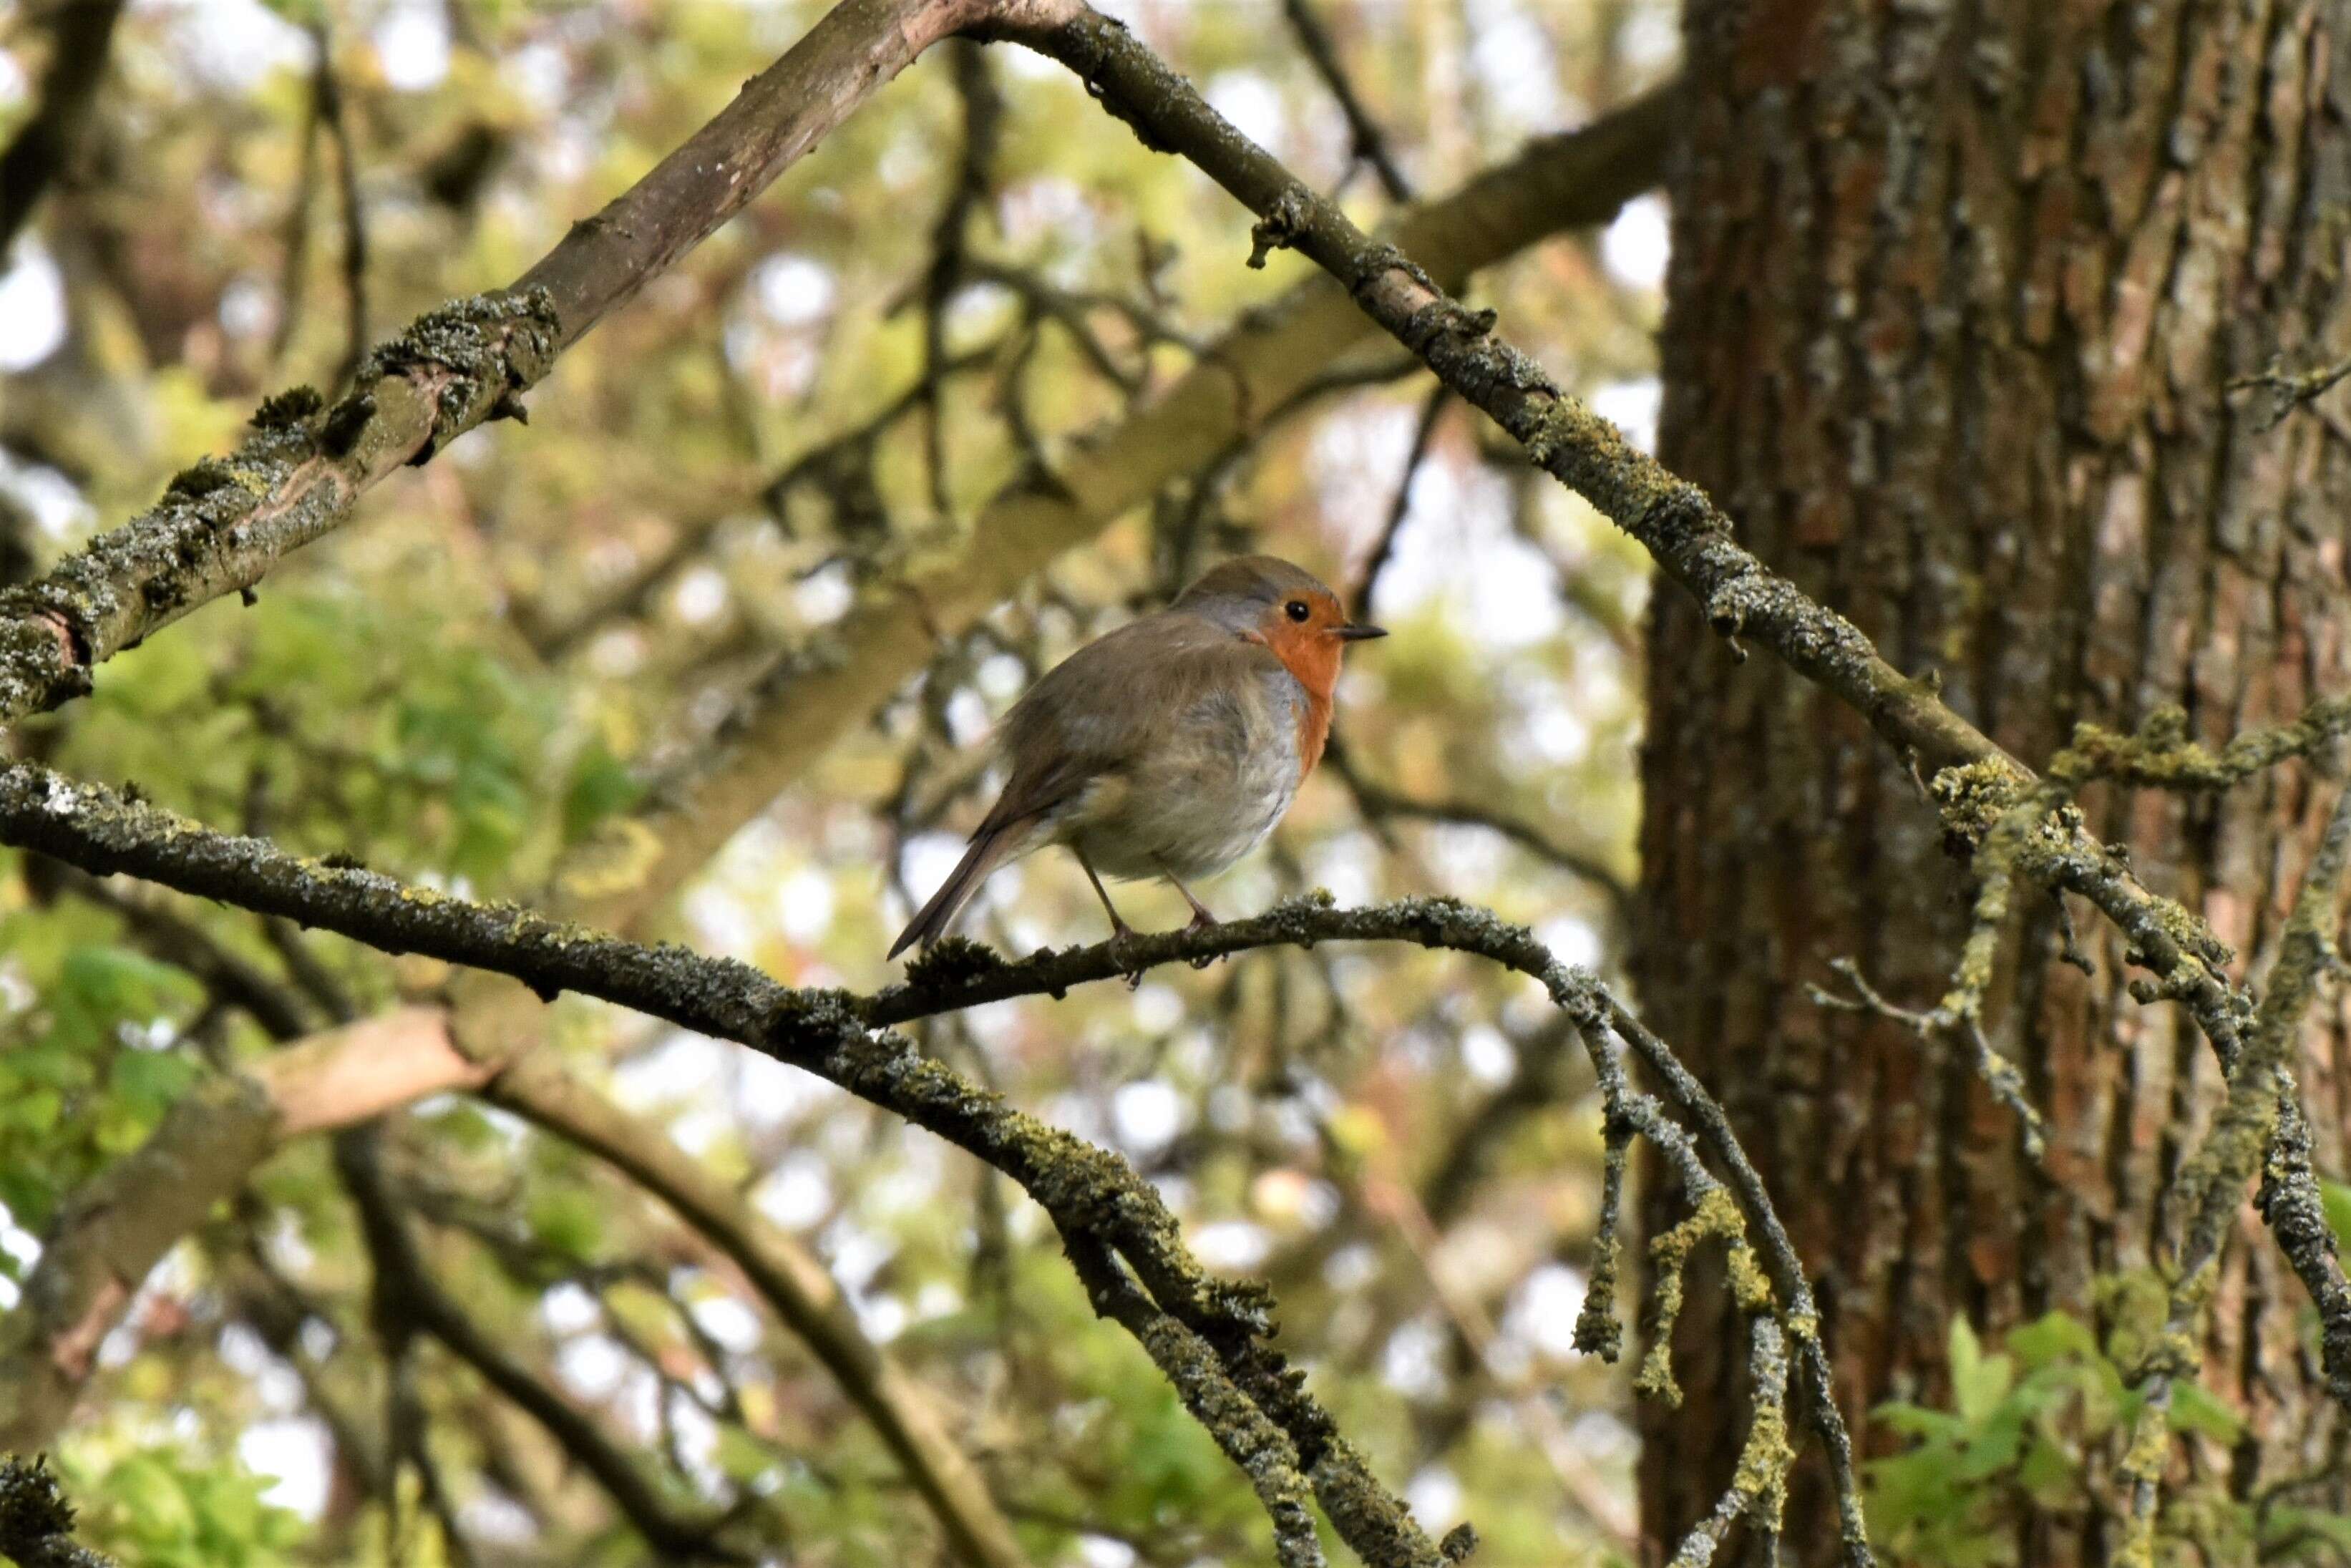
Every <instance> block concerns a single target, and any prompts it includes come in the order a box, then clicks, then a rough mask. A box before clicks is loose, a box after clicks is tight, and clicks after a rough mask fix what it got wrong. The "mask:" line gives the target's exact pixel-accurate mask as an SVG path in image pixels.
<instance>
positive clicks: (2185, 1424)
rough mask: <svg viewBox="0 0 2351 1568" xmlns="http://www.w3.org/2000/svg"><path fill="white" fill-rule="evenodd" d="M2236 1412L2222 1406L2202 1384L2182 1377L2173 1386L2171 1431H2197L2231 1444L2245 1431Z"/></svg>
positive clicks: (2218, 1399) (2217, 1397)
mask: <svg viewBox="0 0 2351 1568" xmlns="http://www.w3.org/2000/svg"><path fill="white" fill-rule="evenodd" d="M2244 1425H2245V1424H2244V1422H2243V1421H2241V1419H2239V1418H2238V1416H2237V1413H2236V1412H2235V1411H2233V1410H2231V1409H2230V1408H2229V1407H2228V1406H2226V1405H2223V1404H2222V1403H2220V1397H2219V1396H2217V1395H2215V1394H2214V1393H2213V1392H2212V1391H2211V1390H2210V1389H2209V1388H2207V1387H2205V1386H2204V1385H2202V1384H2200V1383H2197V1382H2193V1381H2190V1380H2189V1379H2186V1378H2182V1379H2180V1380H2179V1381H2178V1382H2175V1383H2174V1384H2172V1385H2171V1429H2172V1430H2173V1431H2175V1432H2196V1433H2199V1434H2201V1435H2202V1436H2204V1437H2210V1438H2213V1439H2214V1440H2216V1441H2218V1442H2222V1443H2232V1442H2235V1441H2236V1439H2237V1434H2238V1433H2240V1432H2241V1431H2242V1430H2244Z"/></svg>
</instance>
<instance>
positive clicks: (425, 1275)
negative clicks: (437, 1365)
mask: <svg viewBox="0 0 2351 1568" xmlns="http://www.w3.org/2000/svg"><path fill="white" fill-rule="evenodd" d="M379 1131H380V1129H379V1128H377V1127H375V1126H366V1127H355V1128H352V1129H351V1130H350V1131H348V1132H345V1133H341V1134H337V1136H336V1138H335V1167H336V1172H337V1174H338V1175H339V1176H341V1178H342V1181H343V1186H344V1187H345V1189H346V1190H347V1191H348V1192H349V1193H350V1197H351V1201H352V1202H353V1203H354V1204H355V1205H356V1206H357V1207H358V1208H359V1211H360V1230H361V1231H362V1233H363V1234H364V1235H365V1237H366V1239H367V1245H368V1251H369V1253H370V1255H371V1257H372V1259H373V1260H374V1263H375V1270H376V1272H375V1292H376V1294H375V1307H374V1316H375V1317H376V1318H377V1320H378V1322H397V1324H398V1325H399V1326H398V1332H400V1333H406V1332H408V1331H409V1330H411V1329H415V1330H422V1331H423V1333H428V1334H431V1335H432V1336H433V1337H434V1339H436V1340H438V1341H440V1342H441V1343H442V1345H443V1346H444V1348H445V1349H447V1350H448V1352H449V1353H450V1354H452V1355H454V1356H455V1357H456V1358H457V1359H458V1360H459V1361H462V1362H464V1363H465V1364H466V1365H468V1366H470V1367H472V1368H473V1369H474V1371H475V1373H477V1374H478V1375H480V1376H481V1379H482V1381H483V1382H485V1383H486V1384H488V1385H490V1386H491V1387H493V1388H495V1389H496V1390H497V1391H498V1393H499V1394H501V1395H503V1396H505V1397H506V1398H507V1400H509V1401H511V1402H512V1403H513V1404H514V1405H516V1406H518V1407H519V1408H520V1409H521V1410H522V1411H523V1412H524V1413H525V1414H527V1415H528V1416H530V1418H531V1419H532V1420H534V1421H536V1422H538V1424H539V1426H541V1427H544V1428H545V1429H546V1431H547V1434H548V1436H549V1437H552V1438H554V1439H555V1441H556V1442H557V1443H558V1444H559V1446H560V1447H561V1448H562V1449H563V1451H564V1452H565V1453H566V1454H568V1455H569V1456H570V1457H571V1458H573V1459H575V1460H577V1461H578V1462H579V1464H580V1468H581V1469H584V1470H586V1471H587V1472H588V1473H589V1474H590V1475H591V1476H593V1477H594V1478H595V1479H596V1483H597V1485H599V1486H601V1487H602V1488H603V1489H604V1492H605V1495H606V1496H608V1497H610V1498H611V1500H612V1503H613V1506H614V1507H616V1508H618V1509H619V1510H620V1511H621V1513H622V1516H623V1517H624V1518H626V1519H627V1520H628V1521H629V1524H630V1527H631V1528H632V1529H633V1530H635V1531H636V1532H637V1533H638V1534H640V1535H642V1536H643V1537H644V1539H645V1542H646V1544H647V1545H649V1546H651V1547H653V1549H654V1550H655V1551H656V1552H659V1553H660V1554H661V1557H662V1560H663V1561H664V1562H674V1563H749V1562H750V1561H752V1559H751V1557H750V1555H749V1554H747V1553H746V1552H742V1551H740V1550H739V1549H737V1548H736V1547H734V1546H731V1545H729V1544H727V1543H726V1542H725V1540H724V1539H723V1538H722V1532H723V1531H724V1529H725V1526H726V1524H727V1522H728V1520H727V1516H726V1515H725V1514H723V1513H710V1512H707V1511H701V1512H692V1513H689V1512H687V1511H683V1510H681V1509H680V1508H679V1506H678V1505H677V1504H676V1503H674V1502H673V1501H672V1500H670V1498H669V1497H668V1496H667V1495H665V1493H664V1490H663V1489H662V1488H660V1487H659V1486H657V1485H656V1484H655V1482H654V1481H653V1479H651V1478H649V1477H648V1476H646V1474H645V1473H644V1472H643V1470H641V1469H638V1468H637V1463H636V1461H635V1460H634V1459H632V1458H630V1457H629V1455H628V1454H627V1453H626V1452H625V1451H623V1450H622V1448H621V1446H620V1445H619V1444H618V1443H617V1442H615V1441H614V1440H613V1439H612V1438H611V1437H608V1436H606V1435H605V1433H604V1430H603V1428H602V1427H599V1426H598V1425H597V1424H596V1423H595V1421H594V1420H592V1419H591V1418H590V1416H588V1414H587V1412H585V1411H583V1410H581V1409H580V1408H579V1407H578V1406H575V1405H573V1404H572V1403H571V1402H570V1401H569V1400H568V1399H566V1398H565V1397H563V1396H562V1395H560V1394H559V1393H558V1392H556V1390H555V1389H554V1388H552V1387H550V1386H549V1385H548V1384H547V1382H546V1381H545V1380H544V1379H542V1378H540V1377H539V1376H538V1375H537V1374H536V1373H534V1372H533V1371H532V1370H531V1369H530V1368H529V1367H528V1366H526V1365H524V1364H522V1362H521V1361H519V1360H517V1358H516V1357H515V1356H514V1355H513V1354H511V1353H509V1352H508V1351H507V1349H506V1347H505V1346H503V1345H501V1344H499V1343H497V1341H496V1339H494V1338H493V1337H492V1336H491V1334H490V1333H489V1331H488V1330H486V1329H485V1328H483V1327H482V1325H481V1324H479V1323H477V1322H475V1321H474V1320H473V1318H472V1317H471V1316H470V1315H469V1314H468V1313H467V1312H465V1309H464V1308H463V1307H461V1306H459V1305H458V1304H457V1302H456V1301H455V1300H454V1299H453V1298H452V1297H451V1296H450V1295H449V1293H448V1292H447V1291H444V1290H443V1289H442V1288H441V1286H440V1284H439V1283H438V1282H437V1281H435V1280H434V1278H433V1272H432V1270H431V1268H430V1267H429V1266H428V1265H427V1263H426V1261H425V1258H424V1253H423V1249H422V1248H420V1247H419V1246H418V1245H417V1242H416V1238H415V1236H414V1234H413V1232H412V1231H411V1230H410V1229H409V1228H408V1220H407V1218H406V1217H405V1216H404V1215H402V1213H401V1211H400V1206H399V1203H398V1201H397V1200H396V1199H395V1198H394V1197H392V1191H391V1188H390V1186H389V1184H388V1183H387V1182H386V1181H385V1179H384V1176H383V1172H382V1169H381V1164H380V1162H379V1159H378V1143H379V1139H378V1137H377V1135H376V1134H378V1133H379Z"/></svg>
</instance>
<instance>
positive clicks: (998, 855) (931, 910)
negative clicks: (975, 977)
mask: <svg viewBox="0 0 2351 1568" xmlns="http://www.w3.org/2000/svg"><path fill="white" fill-rule="evenodd" d="M1026 826H1027V824H1026V823H1019V824H1015V823H1007V824H1005V825H1004V826H1003V827H999V828H988V829H986V830H984V831H981V832H979V833H977V834H975V835H974V836H973V838H972V841H971V847H970V848H969V849H967V850H966V851H964V852H963V859H962V861H961V862H958V863H957V864H956V868H955V870H954V872H953V873H950V874H949V875H948V877H947V879H946V882H944V883H940V885H939V890H938V892H936V893H935V894H931V901H930V902H929V903H928V904H924V905H923V907H922V908H921V909H920V910H919V911H917V912H916V914H915V915H914V919H912V920H910V921H908V922H907V923H906V928H905V929H904V931H901V932H900V933H898V940H897V941H896V942H894V943H893V944H892V945H891V947H890V951H889V954H888V955H887V957H889V958H895V957H896V956H898V955H899V954H901V953H903V952H904V951H905V950H906V949H907V948H909V947H912V946H914V945H915V944H916V943H920V944H921V945H922V946H925V947H928V946H930V945H931V944H932V943H934V942H936V941H937V940H938V939H939V938H940V937H942V936H946V934H947V932H948V930H949V929H950V928H951V927H952V926H953V925H955V923H956V916H957V915H961V914H962V913H963V906H964V905H965V904H969V903H970V902H971V895H972V894H975V893H977V892H978V891H979V884H980V883H984V882H986V881H987V875H988V873H990V872H992V871H994V870H995V869H996V868H997V867H998V866H1000V865H1002V864H1003V863H1004V862H1006V861H1007V860H1009V859H1010V858H1011V857H1012V852H1014V851H1015V850H1017V849H1019V847H1020V842H1021V841H1022V840H1023V839H1024V838H1026V837H1027V836H1028V835H1027V834H1026V833H1025V832H1023V831H1021V830H1022V829H1023V828H1025V827H1026ZM885 961H886V960H885Z"/></svg>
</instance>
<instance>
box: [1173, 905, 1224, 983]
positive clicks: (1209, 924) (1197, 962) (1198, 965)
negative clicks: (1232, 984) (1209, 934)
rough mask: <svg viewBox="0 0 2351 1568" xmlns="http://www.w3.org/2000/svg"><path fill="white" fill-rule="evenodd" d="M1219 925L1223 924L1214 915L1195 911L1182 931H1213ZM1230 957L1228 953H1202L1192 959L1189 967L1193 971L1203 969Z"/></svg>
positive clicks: (1199, 910)
mask: <svg viewBox="0 0 2351 1568" xmlns="http://www.w3.org/2000/svg"><path fill="white" fill-rule="evenodd" d="M1221 924H1223V923H1222V922H1221V921H1219V920H1218V919H1217V917H1216V916H1215V915H1211V914H1209V913H1208V912H1207V910H1205V909H1196V910H1194V911H1193V912H1192V918H1191V920H1190V922H1189V923H1188V924H1187V925H1185V927H1184V929H1185V930H1186V932H1192V931H1213V930H1215V929H1216V928H1217V926H1218V925H1221ZM1231 956H1232V955H1231V954H1229V953H1203V954H1201V955H1200V956H1198V957H1196V958H1194V959H1192V960H1191V965H1192V967H1194V968H1195V969H1205V968H1207V967H1208V966H1209V965H1211V964H1214V963H1217V962H1220V961H1221V960H1223V959H1226V958H1229V957H1231Z"/></svg>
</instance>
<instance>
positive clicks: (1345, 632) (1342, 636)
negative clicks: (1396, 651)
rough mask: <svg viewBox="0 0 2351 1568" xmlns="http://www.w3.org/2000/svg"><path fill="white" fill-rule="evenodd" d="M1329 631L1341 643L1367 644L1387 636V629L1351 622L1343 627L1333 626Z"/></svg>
mask: <svg viewBox="0 0 2351 1568" xmlns="http://www.w3.org/2000/svg"><path fill="white" fill-rule="evenodd" d="M1331 631H1332V635H1333V636H1336V637H1337V638H1338V639H1339V641H1341V642H1342V643H1368V642H1370V641H1371V640H1372V639H1373V638H1374V637H1384V636H1386V635H1387V634H1388V629H1387V628H1386V627H1384V626H1367V625H1364V623H1363V622H1350V623H1348V624H1347V625H1344V626H1333V627H1332V629H1331Z"/></svg>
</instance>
